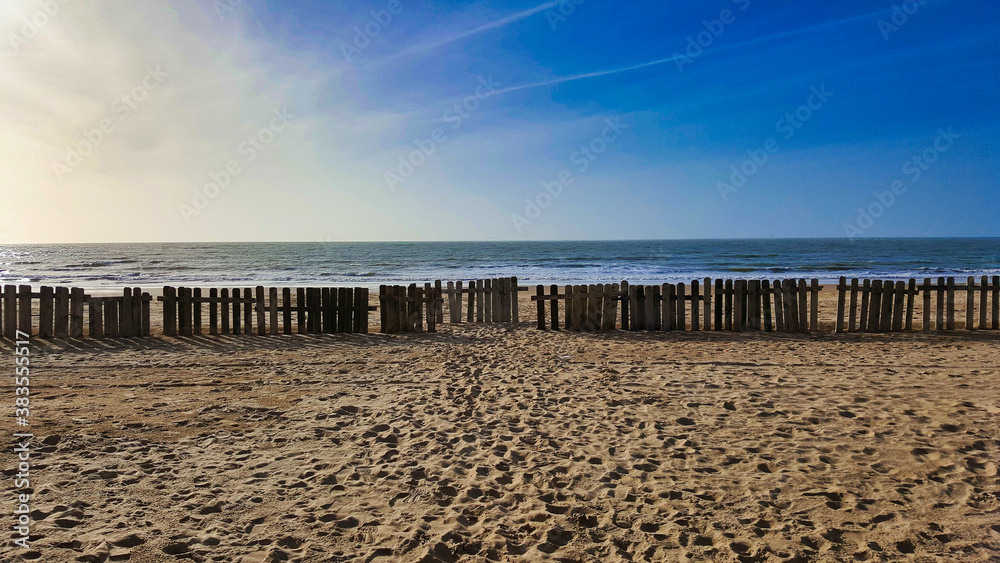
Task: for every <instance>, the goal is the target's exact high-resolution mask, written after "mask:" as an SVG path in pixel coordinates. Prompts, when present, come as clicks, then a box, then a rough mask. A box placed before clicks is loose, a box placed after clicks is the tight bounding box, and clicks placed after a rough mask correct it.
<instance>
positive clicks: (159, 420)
mask: <svg viewBox="0 0 1000 563" xmlns="http://www.w3.org/2000/svg"><path fill="white" fill-rule="evenodd" d="M998 344H1000V338H998V337H997V335H995V334H993V335H991V334H985V333H978V334H971V335H970V334H958V335H930V336H925V335H921V334H915V335H894V336H890V337H883V336H872V335H847V336H839V337H838V336H834V335H820V336H812V337H809V336H783V335H768V336H762V335H727V334H719V333H716V334H706V333H702V334H687V335H680V334H676V333H673V334H669V333H668V334H645V333H636V334H626V333H620V332H619V333H611V334H605V335H586V334H567V333H553V332H540V331H537V330H534V329H532V328H530V327H529V326H528V323H522V325H521V326H519V327H516V328H512V327H502V326H483V325H478V326H461V327H451V326H445V327H443V329H442V332H439V333H437V334H431V335H413V336H384V335H367V336H315V337H299V336H290V337H269V338H260V337H222V338H217V339H210V338H196V339H186V340H173V339H160V338H156V339H151V340H149V341H146V342H135V343H131V344H128V345H121V344H115V345H111V346H108V347H104V345H103V344H100V343H98V344H93V345H91V344H87V345H86V346H85V347H82V348H80V347H76V345H70V346H65V345H62V344H55V345H51V346H48V345H43V344H37V345H36V354H37V358H36V360H35V363H34V365H35V371H34V374H35V375H34V378H33V383H34V385H35V387H36V392H37V393H38V395H37V396H36V401H35V403H34V404H33V407H34V409H35V412H34V416H35V419H34V422H33V428H34V429H35V431H36V433H38V434H39V437H45V444H47V445H45V446H43V449H42V450H41V451H40V452H38V454H37V455H38V457H37V459H36V460H35V463H36V464H37V465H36V466H35V469H36V470H37V477H36V483H37V488H36V501H35V502H36V504H35V509H36V512H35V514H34V517H35V518H36V519H37V520H38V521H37V523H36V524H35V531H36V532H37V537H36V540H35V542H34V548H35V549H34V551H33V552H26V553H24V555H25V558H26V560H36V561H37V560H41V561H133V562H151V561H177V560H193V561H219V562H223V561H226V562H228V561H285V560H287V561H395V560H399V561H480V560H493V561H530V560H545V559H547V560H554V561H598V560H600V561H685V560H689V561H707V560H716V561H840V560H850V561H895V560H917V561H943V560H955V561H986V560H991V559H992V560H997V559H1000V480H998V476H997V461H998V459H1000V455H998V452H1000V416H998V415H1000V408H998V405H1000V379H998V368H997V357H998V354H997V350H998ZM3 549H7V547H4V548H3ZM32 557H34V559H31V558H32ZM3 559H4V560H9V559H8V556H4V557H3ZM15 560H20V559H15Z"/></svg>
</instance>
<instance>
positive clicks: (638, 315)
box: [531, 278, 823, 332]
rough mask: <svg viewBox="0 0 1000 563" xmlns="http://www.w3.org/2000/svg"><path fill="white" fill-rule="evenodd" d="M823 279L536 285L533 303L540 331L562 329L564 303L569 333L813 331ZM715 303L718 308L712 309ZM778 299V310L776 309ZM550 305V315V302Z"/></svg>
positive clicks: (706, 279)
mask: <svg viewBox="0 0 1000 563" xmlns="http://www.w3.org/2000/svg"><path fill="white" fill-rule="evenodd" d="M822 289H823V288H822V287H821V286H820V285H819V280H815V279H814V280H812V281H811V282H807V281H806V280H775V281H774V283H773V285H772V284H771V282H770V281H768V280H721V279H719V280H714V284H713V280H711V279H710V278H705V280H704V282H702V281H700V280H693V281H692V282H691V284H690V285H687V284H684V283H677V284H669V283H665V284H662V285H629V283H628V282H627V281H623V282H622V283H621V284H603V285H579V286H566V288H565V292H564V293H559V287H558V286H556V285H553V286H551V287H550V293H549V294H548V295H546V294H545V287H544V286H541V285H540V286H537V287H536V289H535V295H534V296H532V298H531V299H532V301H535V302H536V306H537V308H538V328H539V329H542V330H545V329H546V318H547V317H548V318H549V319H550V320H551V322H550V326H551V327H552V328H553V329H555V330H558V329H559V321H560V316H559V302H560V301H563V302H564V308H565V320H564V324H565V326H566V328H567V329H568V330H582V331H600V330H614V329H615V328H617V327H618V326H619V319H618V309H619V304H621V315H620V326H621V328H622V330H654V331H660V330H663V331H674V330H677V331H684V330H691V331H700V330H716V331H722V330H727V331H736V332H742V331H755V330H763V331H766V332H810V331H816V330H817V329H818V324H819V292H820V291H822ZM713 300H714V309H713ZM772 300H773V309H772ZM546 302H548V303H549V304H550V309H549V315H546V314H545V303H546ZM772 311H773V315H772Z"/></svg>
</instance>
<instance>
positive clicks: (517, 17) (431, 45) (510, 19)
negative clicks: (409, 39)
mask: <svg viewBox="0 0 1000 563" xmlns="http://www.w3.org/2000/svg"><path fill="white" fill-rule="evenodd" d="M558 4H559V2H545V3H544V4H539V5H537V6H535V7H534V8H528V9H527V10H523V11H521V12H518V13H516V14H513V15H510V16H507V17H506V18H502V19H499V20H496V21H492V22H489V23H486V24H483V25H481V26H479V27H477V28H475V29H470V30H468V31H463V32H461V33H458V34H456V35H452V36H450V37H445V38H444V39H439V40H437V41H431V42H428V43H423V44H421V45H416V46H414V47H410V48H409V49H405V50H403V51H400V52H399V53H396V54H395V55H391V56H389V57H386V58H384V59H382V60H380V61H378V62H376V63H374V64H373V65H372V66H379V65H383V64H385V63H388V62H391V61H395V60H397V59H401V58H405V57H411V56H414V55H418V54H420V53H426V52H428V51H433V50H434V49H437V48H439V47H443V46H445V45H448V44H449V43H454V42H456V41H461V40H462V39H466V38H468V37H472V36H474V35H479V34H480V33H484V32H487V31H490V30H492V29H497V28H500V27H504V26H506V25H510V24H512V23H516V22H519V21H521V20H523V19H525V18H528V17H531V16H533V15H535V14H537V13H539V12H542V11H544V10H549V9H552V8H554V7H556V6H557V5H558Z"/></svg>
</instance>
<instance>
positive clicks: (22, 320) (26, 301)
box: [17, 285, 34, 335]
mask: <svg viewBox="0 0 1000 563" xmlns="http://www.w3.org/2000/svg"><path fill="white" fill-rule="evenodd" d="M17 329H18V330H20V331H21V332H23V333H25V334H29V335H33V334H34V329H33V328H32V322H31V286H30V285H22V286H18V288H17Z"/></svg>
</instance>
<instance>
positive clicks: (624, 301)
mask: <svg viewBox="0 0 1000 563" xmlns="http://www.w3.org/2000/svg"><path fill="white" fill-rule="evenodd" d="M619 287H620V289H621V292H620V293H619V299H620V301H621V308H622V330H630V329H631V327H632V319H631V318H630V316H629V315H631V313H632V311H631V309H630V308H629V303H630V301H629V299H630V296H631V291H632V290H631V288H630V287H629V285H628V282H627V281H625V280H622V283H621V285H620V286H619Z"/></svg>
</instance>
